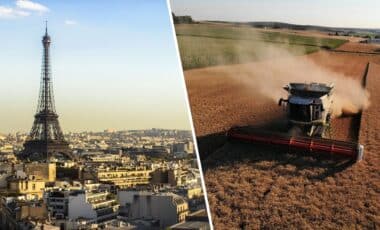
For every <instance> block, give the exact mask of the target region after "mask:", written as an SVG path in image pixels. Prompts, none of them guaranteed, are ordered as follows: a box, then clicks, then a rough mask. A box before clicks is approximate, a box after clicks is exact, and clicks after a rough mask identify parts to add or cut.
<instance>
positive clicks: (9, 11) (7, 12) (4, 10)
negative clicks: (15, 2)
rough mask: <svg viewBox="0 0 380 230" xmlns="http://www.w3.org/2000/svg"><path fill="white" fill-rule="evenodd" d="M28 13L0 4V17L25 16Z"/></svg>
mask: <svg viewBox="0 0 380 230" xmlns="http://www.w3.org/2000/svg"><path fill="white" fill-rule="evenodd" d="M29 15H30V13H29V12H26V11H23V10H19V9H14V8H11V7H5V6H0V18H15V17H26V16H29Z"/></svg>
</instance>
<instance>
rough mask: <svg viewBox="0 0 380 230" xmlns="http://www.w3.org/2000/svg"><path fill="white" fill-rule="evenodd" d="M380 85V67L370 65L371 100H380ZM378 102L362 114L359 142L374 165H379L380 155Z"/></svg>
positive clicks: (379, 112) (367, 82)
mask: <svg viewBox="0 0 380 230" xmlns="http://www.w3.org/2000/svg"><path fill="white" fill-rule="evenodd" d="M379 85H380V65H378V64H374V63H370V64H368V73H367V79H366V88H367V90H368V91H369V93H370V96H371V98H380V92H379V90H378V86H379ZM376 102H377V101H373V102H372V105H371V106H370V107H369V108H368V110H365V111H363V112H362V115H361V117H362V119H361V124H360V133H359V141H360V143H363V144H364V145H365V154H367V153H368V154H367V155H368V156H366V155H365V156H366V159H367V158H368V159H369V160H371V161H372V163H376V162H377V164H379V154H377V151H378V150H379V149H380V120H379V118H378V116H379V114H380V107H379V106H377V105H376ZM371 153H372V154H371ZM373 160H375V162H373Z"/></svg>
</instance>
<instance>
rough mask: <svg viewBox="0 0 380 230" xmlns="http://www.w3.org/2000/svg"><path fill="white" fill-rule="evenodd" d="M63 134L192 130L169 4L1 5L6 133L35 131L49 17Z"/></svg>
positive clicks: (69, 0) (0, 116)
mask: <svg viewBox="0 0 380 230" xmlns="http://www.w3.org/2000/svg"><path fill="white" fill-rule="evenodd" d="M45 19H47V20H48V30H49V34H50V36H51V38H52V45H51V58H52V71H53V84H54V94H55V102H56V109H57V113H58V115H60V123H61V126H62V127H63V131H64V132H68V131H81V130H93V131H96V130H103V129H107V128H112V129H116V130H121V129H139V128H151V127H158V128H184V129H189V128H190V123H189V117H188V116H189V113H188V111H187V106H186V93H185V91H184V80H183V76H182V72H181V71H182V70H181V69H180V66H179V60H178V58H177V51H176V47H175V42H174V38H173V32H172V26H171V24H170V17H169V12H168V8H167V5H166V1H164V0H145V1H140V0H139V1H135V0H130V1H125V0H114V1H112V4H110V2H109V1H100V0H99V1H97V0H88V1H74V0H65V1H46V0H44V1H43V0H41V1H39V0H36V1H32V2H31V1H25V0H20V1H13V0H12V1H0V31H1V36H0V50H1V52H0V63H1V68H0V80H1V84H0V105H1V108H2V109H1V113H0V121H1V123H0V132H2V133H6V132H16V131H29V130H30V128H31V126H32V122H33V115H34V113H35V110H36V107H37V97H38V91H39V84H40V83H39V81H40V68H41V60H42V44H41V38H42V36H43V33H44V20H45Z"/></svg>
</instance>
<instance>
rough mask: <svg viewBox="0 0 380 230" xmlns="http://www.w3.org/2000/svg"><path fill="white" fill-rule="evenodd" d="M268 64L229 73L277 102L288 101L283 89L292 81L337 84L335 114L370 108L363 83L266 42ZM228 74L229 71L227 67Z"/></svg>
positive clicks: (263, 46)
mask: <svg viewBox="0 0 380 230" xmlns="http://www.w3.org/2000/svg"><path fill="white" fill-rule="evenodd" d="M257 56H258V57H262V59H264V61H260V62H256V63H252V64H244V65H241V68H239V70H238V73H236V71H234V73H233V74H232V73H231V74H229V73H227V74H226V75H227V76H231V78H232V79H234V80H237V81H239V82H240V83H241V84H243V85H245V86H246V87H248V88H249V90H251V91H252V93H253V94H256V93H257V92H258V93H260V94H262V95H263V96H265V97H267V98H270V99H273V100H274V101H275V102H276V103H277V102H278V100H279V99H280V98H281V97H282V98H286V96H287V92H286V91H285V90H284V89H283V87H284V86H285V85H286V84H288V83H290V82H299V83H311V82H317V83H325V84H330V83H333V84H334V93H333V96H334V97H333V101H334V102H333V115H334V116H335V117H337V116H342V115H353V114H356V113H358V112H360V111H362V110H365V109H366V108H368V106H369V105H370V100H369V93H368V92H367V91H366V90H365V89H364V88H363V87H362V86H361V83H360V82H359V81H357V80H355V79H353V78H352V77H350V76H346V75H343V74H340V73H337V72H333V71H331V70H329V69H326V68H323V67H321V66H319V65H317V64H316V63H314V62H313V61H312V60H310V59H308V57H307V55H305V56H295V55H294V54H291V53H289V52H288V51H287V50H285V49H283V48H279V47H275V46H273V45H268V44H267V43H262V44H261V46H260V48H259V49H258V52H257ZM225 69H226V71H228V68H225Z"/></svg>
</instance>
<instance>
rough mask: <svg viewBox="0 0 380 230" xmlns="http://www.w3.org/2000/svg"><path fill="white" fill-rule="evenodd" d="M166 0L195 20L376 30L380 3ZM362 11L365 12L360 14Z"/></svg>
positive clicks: (373, 0)
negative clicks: (277, 23)
mask: <svg viewBox="0 0 380 230" xmlns="http://www.w3.org/2000/svg"><path fill="white" fill-rule="evenodd" d="M170 2H171V9H172V12H173V13H174V14H176V15H177V14H178V15H190V16H192V17H193V19H194V20H196V21H226V22H284V23H289V24H296V25H312V26H313V25H315V26H322V27H333V28H347V29H350V28H352V29H374V30H379V29H380V15H379V14H378V13H377V11H376V9H379V8H380V2H379V1H376V0H364V1H362V2H361V4H359V5H358V4H356V3H355V2H354V1H350V2H347V1H344V0H337V1H334V2H331V1H326V0H317V1H313V2H307V1H301V0H292V1H286V2H285V1H278V0H268V1H265V2H262V1H257V0H254V1H246V0H237V1H228V0H221V1H215V0H207V1H200V0H196V1H192V2H188V1H185V0H170ZM200 3H202V4H200ZM326 5H327V6H328V7H326ZM200 6H202V7H200ZM362 12H366V13H365V15H364V16H363V13H362Z"/></svg>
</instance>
